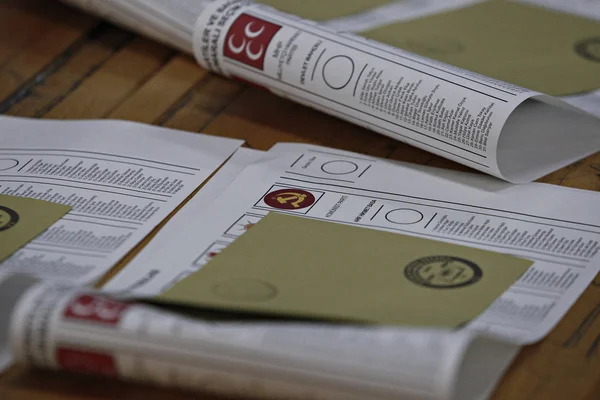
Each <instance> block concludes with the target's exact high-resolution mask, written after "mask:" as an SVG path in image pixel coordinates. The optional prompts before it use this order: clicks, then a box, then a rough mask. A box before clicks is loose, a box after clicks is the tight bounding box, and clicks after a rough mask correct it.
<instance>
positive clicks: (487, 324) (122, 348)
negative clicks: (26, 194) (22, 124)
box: [0, 120, 600, 399]
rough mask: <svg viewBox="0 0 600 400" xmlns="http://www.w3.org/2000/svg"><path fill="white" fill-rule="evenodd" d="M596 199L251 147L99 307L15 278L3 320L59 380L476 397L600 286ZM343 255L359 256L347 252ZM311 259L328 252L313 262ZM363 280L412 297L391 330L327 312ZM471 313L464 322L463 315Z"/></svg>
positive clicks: (304, 150) (257, 391)
mask: <svg viewBox="0 0 600 400" xmlns="http://www.w3.org/2000/svg"><path fill="white" fill-rule="evenodd" d="M11 123H16V121H13V120H11ZM107 123H109V122H107ZM35 124H42V123H41V122H36V123H35ZM63 124H68V123H61V126H63ZM77 124H79V122H78V123H77ZM110 124H113V123H112V122H110ZM39 126H42V125H39ZM64 126H68V125H64ZM131 126H135V127H138V125H131ZM174 134H176V133H174ZM201 138H203V136H199V137H198V139H199V140H200V139H201ZM225 144H227V145H228V146H229V147H228V148H229V149H231V147H232V146H233V147H235V146H237V145H238V143H237V142H235V143H231V144H229V142H223V143H222V146H224V145H225ZM163 151H164V147H163ZM229 151H230V150H228V151H227V152H229ZM180 162H181V161H180ZM598 199H599V198H598V193H594V192H588V191H582V190H575V189H569V188H563V187H556V186H552V185H545V184H535V183H533V184H527V185H519V186H514V185H511V184H508V183H504V182H502V181H499V180H496V179H494V178H491V177H486V176H482V175H474V174H469V173H460V172H452V171H446V170H439V169H436V168H431V167H422V166H416V165H411V164H406V163H397V162H392V161H389V160H383V159H378V158H373V157H368V156H364V155H361V154H355V153H348V152H343V151H339V150H334V149H329V148H323V147H318V146H312V145H302V144H278V145H276V146H275V147H273V148H272V149H271V150H270V151H269V152H261V151H256V150H250V149H243V148H242V149H238V150H237V151H236V152H235V154H234V155H233V157H232V158H231V159H230V160H229V161H228V162H227V163H226V164H225V165H224V166H223V167H222V168H221V169H220V170H219V171H218V173H217V174H216V175H215V176H214V177H213V178H212V179H211V180H210V181H209V182H208V183H207V185H206V186H205V187H204V188H202V189H201V190H200V192H198V194H197V195H195V196H194V197H192V198H191V199H190V200H189V201H188V202H187V203H186V205H185V206H184V207H183V208H182V209H181V210H180V211H179V212H178V213H177V214H175V216H174V217H173V218H172V219H171V220H170V221H169V222H168V223H167V224H166V225H165V226H164V227H163V228H162V229H161V230H160V231H159V233H158V235H157V236H156V237H155V238H154V239H153V240H152V241H151V242H150V243H149V244H148V245H147V246H146V247H145V248H144V249H143V250H142V251H141V253H139V254H138V255H137V256H136V257H135V258H134V259H133V260H132V261H131V262H130V263H129V264H128V265H127V266H126V267H125V268H124V269H123V270H122V271H121V272H120V273H118V274H117V275H116V276H114V277H113V278H112V279H110V281H109V282H108V283H107V284H106V285H105V286H104V287H103V288H102V290H101V291H94V290H91V289H85V288H79V287H74V286H71V285H65V284H64V283H60V284H58V283H56V284H53V283H50V282H41V283H39V282H37V281H35V280H33V279H30V278H21V277H19V276H17V277H7V278H6V279H5V281H4V283H3V284H2V287H1V288H0V293H2V295H3V296H4V297H5V298H6V299H3V301H2V304H4V305H5V307H4V308H3V310H2V311H3V313H0V314H2V315H4V317H3V318H6V315H12V319H11V328H10V331H11V339H10V341H11V349H12V354H13V356H14V358H15V359H17V360H18V361H20V362H28V363H31V364H34V365H38V366H43V367H47V368H54V369H67V370H72V371H76V372H87V373H96V374H102V375H106V376H110V377H116V378H119V379H125V380H135V381H146V382H151V383H154V384H162V385H168V386H178V387H182V388H185V389H199V390H210V391H214V392H218V393H225V394H234V395H239V396H242V397H244V396H247V395H249V393H252V395H254V396H256V395H258V396H273V395H277V396H283V397H289V396H298V397H300V398H305V397H307V396H308V397H310V398H327V399H331V398H334V399H336V398H340V399H341V398H344V399H346V398H350V399H364V398H378V399H379V398H381V399H396V398H414V399H448V398H451V399H483V398H487V397H488V396H489V395H490V394H491V393H492V390H493V388H494V386H495V384H496V383H497V381H498V379H499V378H500V377H501V376H502V373H503V371H504V370H505V369H506V368H507V367H508V366H509V365H510V361H511V360H512V359H513V357H514V356H515V354H516V353H517V351H518V349H519V348H520V346H522V345H525V344H529V343H534V342H536V341H538V340H540V339H542V338H543V337H544V336H545V335H546V334H547V333H548V332H549V331H550V330H551V329H552V327H553V326H554V325H555V324H556V323H557V322H558V321H559V320H560V318H561V317H562V316H563V315H564V313H565V312H566V311H567V310H568V309H569V307H570V306H571V304H573V302H574V301H575V300H576V299H577V297H578V296H579V295H580V294H581V292H582V291H583V289H584V288H585V287H586V286H587V285H588V284H589V282H590V281H591V280H592V279H593V277H594V276H595V275H596V274H597V273H598V271H599V269H600V268H599V267H600V263H598V257H599V254H598V253H599V250H600V244H599V243H600V219H599V215H598V213H594V212H592V211H591V210H594V209H595V208H597V204H598ZM265 217H266V218H265ZM281 218H283V219H281ZM290 221H297V222H293V224H292V225H290ZM302 221H304V222H302ZM349 228H351V229H352V231H350V230H348V229H349ZM253 229H254V231H253ZM254 232H255V233H254ZM310 232H313V233H310ZM244 235H247V236H244ZM298 235H300V236H298ZM356 235H358V236H356ZM310 236H312V237H310ZM238 238H243V240H239V239H238ZM336 238H338V239H336ZM340 238H341V240H342V241H341V242H340V241H339V239H340ZM419 238H421V239H419ZM431 239H433V240H435V241H437V242H431ZM336 240H338V241H336ZM344 240H345V241H347V243H350V242H353V243H364V246H365V248H364V254H361V252H360V251H358V252H356V251H357V249H359V248H360V245H359V244H354V245H352V247H353V248H354V249H353V250H348V251H347V254H341V253H340V252H341V250H339V248H340V247H339V246H342V248H343V246H344V242H343V241H344ZM271 241H272V242H273V243H274V244H277V245H276V246H271V247H269V243H270V242H271ZM390 241H391V242H394V243H397V244H396V245H390V244H385V243H391V242H390ZM303 242H304V243H308V244H309V245H310V246H319V243H321V244H323V245H325V246H331V249H329V250H328V249H326V248H325V247H323V248H322V249H321V250H320V251H318V252H317V251H315V253H314V254H311V255H309V256H310V257H308V256H307V255H304V254H303V252H306V247H305V246H302V243H303ZM311 243H312V244H311ZM335 243H338V244H335ZM409 243H410V244H409ZM419 243H422V244H419ZM428 243H430V244H428ZM435 243H439V244H435ZM232 244H233V245H232ZM296 244H297V245H296ZM398 244H400V246H399V247H397V248H396V247H395V246H398ZM402 244H404V245H402ZM230 245H231V246H230ZM430 245H433V247H432V248H431V249H430V250H426V249H427V247H426V246H430ZM457 245H458V246H457ZM298 246H301V247H299V248H298ZM335 246H338V247H337V250H336V247H335ZM403 246H405V247H406V249H407V250H402V247H403ZM420 246H421V247H420ZM422 246H425V247H422ZM391 247H393V248H391ZM377 248H379V249H380V251H377ZM419 249H421V250H419ZM279 250H281V251H283V252H284V253H281V254H269V252H278V251H279ZM353 251H354V253H353ZM415 251H416V252H417V253H419V254H417V253H414V252H415ZM221 252H222V253H223V254H222V255H220V253H221ZM410 252H413V253H414V256H411V255H410V254H411V253H410ZM488 252H489V254H490V255H487V254H488ZM380 253H381V254H380ZM383 253H385V254H387V255H382V254H383ZM434 253H435V254H434ZM438 253H439V254H438ZM320 254H323V257H327V260H328V261H327V262H324V263H323V262H321V261H320V260H319V259H320V257H319V256H320ZM449 254H452V256H451V257H448V255H449ZM265 255H268V257H267V256H265ZM288 255H289V256H290V257H292V258H291V259H290V260H289V262H286V260H287V258H286V257H287V256H288ZM221 256H222V257H223V258H219V257H221ZM440 256H441V258H440ZM307 257H308V258H307ZM361 257H362V258H361ZM365 257H366V258H368V259H372V260H374V262H373V265H366V264H367V262H365V261H364V260H363V261H361V263H360V265H358V264H354V265H351V264H352V263H353V262H354V261H353V260H354V259H364V258H365ZM382 257H383V258H382ZM385 257H392V259H394V262H397V263H395V264H394V263H392V264H393V265H391V264H390V263H389V261H384V260H385ZM403 257H404V258H403ZM490 257H491V258H490ZM503 257H504V258H503ZM517 257H518V258H517ZM442 258H443V259H442ZM246 259H247V260H246ZM244 260H246V261H244ZM253 260H254V261H253ZM342 260H343V261H342ZM494 260H496V261H494ZM302 261H304V262H309V263H311V265H312V266H313V267H317V268H316V269H315V268H312V269H311V268H307V267H305V268H304V270H301V268H302V265H301V264H302ZM241 263H243V264H241ZM205 265H206V269H203V267H204V266H205ZM268 265H270V267H269V268H270V269H269V268H267V269H265V268H266V266H268ZM319 265H320V266H321V267H320V268H326V269H325V270H323V271H322V273H319V268H318V266H319ZM328 265H329V266H331V268H332V269H331V268H329V267H327V266H328ZM334 265H338V267H335V268H340V266H342V265H348V267H347V268H343V267H342V268H341V269H339V270H338V272H337V273H335V268H334ZM386 265H387V266H388V267H386ZM381 268H384V269H381ZM385 268H388V269H385ZM278 269H279V272H277V270H278ZM261 271H262V272H261ZM286 271H288V272H286ZM310 271H312V272H310ZM375 271H379V272H375ZM361 274H367V275H366V277H367V278H363V281H364V285H359V286H357V287H359V288H360V287H363V286H364V289H365V290H367V289H368V288H369V283H367V282H368V281H370V280H371V278H370V277H369V276H370V275H372V276H375V277H377V276H379V277H381V278H382V279H384V280H385V281H386V285H388V286H389V289H392V290H391V291H386V290H387V289H386V290H384V289H385V288H384V287H383V286H382V291H381V292H379V293H380V295H384V294H385V293H388V294H387V295H385V296H390V294H393V295H394V296H399V297H398V298H397V303H395V302H393V301H392V302H390V301H387V300H386V302H385V303H384V304H385V305H386V307H391V308H390V309H389V310H390V311H391V312H392V313H391V314H389V313H388V314H386V312H385V309H384V308H381V309H379V308H377V306H376V309H378V310H379V311H380V312H383V314H381V315H380V316H379V317H376V318H374V316H371V317H368V315H369V314H355V313H356V312H357V310H361V309H364V310H368V307H371V306H372V305H371V306H369V304H368V302H365V303H364V304H362V305H361V302H360V301H359V302H358V303H356V301H357V300H359V299H360V296H351V297H353V298H346V297H345V296H344V295H342V296H341V297H339V298H338V297H328V296H327V295H326V293H327V291H328V290H334V293H338V295H336V296H339V292H340V288H339V285H340V284H341V287H342V288H346V289H342V290H346V291H347V290H349V289H347V288H348V286H347V285H351V282H353V279H355V278H356V277H359V276H361ZM382 274H383V275H382ZM390 274H391V275H390ZM394 274H397V275H398V277H397V278H393V276H394ZM496 274H497V275H496ZM325 276H329V278H325ZM335 276H344V277H345V278H344V279H342V280H336V279H335ZM363 276H364V275H363ZM249 277H251V278H252V280H249V279H248V278H249ZM353 277H354V278H353ZM490 278H491V280H489V279H490ZM307 279H308V280H310V282H312V284H308V283H307V282H306V280H307ZM393 279H397V280H398V282H397V287H398V288H400V287H402V285H408V286H406V288H407V290H406V291H404V292H402V291H400V292H398V293H396V294H394V293H395V292H394V290H393V288H394V284H393ZM303 280H305V282H304V283H301V282H302V281H303ZM502 280H504V283H502V284H501V282H502ZM515 280H516V281H515ZM290 282H291V283H290ZM325 282H327V285H325ZM375 282H376V281H375ZM403 282H404V283H403ZM490 284H491V285H492V286H486V285H490ZM299 285H300V286H299ZM307 285H315V289H314V291H311V290H310V289H309V288H308V287H307ZM332 285H333V286H332ZM336 285H337V286H336ZM390 285H391V286H390ZM478 285H479V286H478ZM481 285H483V286H481ZM502 285H504V287H502ZM376 286H377V285H376ZM379 286H380V285H379ZM335 287H338V288H337V289H335ZM507 287H508V289H507V290H505V289H506V288H507ZM11 288H17V289H18V290H17V289H14V290H13V289H11ZM25 288H29V289H26V290H25ZM452 288H454V289H452ZM457 288H461V289H457ZM477 288H484V289H485V291H489V293H486V295H489V296H487V297H489V298H487V297H486V296H481V295H477V290H479V289H477ZM303 289H304V290H303ZM372 289H375V287H372ZM440 290H441V291H442V292H439V291H440ZM448 290H457V291H456V292H454V293H455V294H452V292H447V291H448ZM495 290H497V291H498V292H497V293H496V294H494V291H495ZM427 291H432V294H431V295H427V294H426V293H427ZM444 291H446V292H444ZM313 292H314V293H313ZM303 293H304V294H305V296H309V297H304V301H301V302H300V303H297V302H296V303H293V302H290V299H294V298H302V294H303ZM311 293H313V294H314V296H316V297H311ZM344 293H346V292H344ZM366 293H367V292H366ZM460 293H463V294H460ZM275 294H277V296H275ZM473 295H475V298H471V299H470V300H469V302H470V303H469V304H470V307H471V309H469V308H460V306H458V305H454V306H452V304H455V303H452V302H453V301H456V299H460V298H461V296H467V297H462V298H463V300H464V299H466V298H468V296H473ZM497 295H499V297H497ZM298 296H300V297H298ZM370 296H371V297H370V301H371V302H372V301H376V299H377V296H375V297H373V296H374V292H371V295H370ZM407 296H408V297H407ZM411 296H413V297H411ZM414 296H417V297H414ZM430 296H433V297H430ZM436 296H437V297H436ZM439 296H442V298H445V300H441V301H442V302H443V303H447V304H444V307H435V306H434V305H435V301H434V299H435V298H438V299H441V298H440V297H439ZM448 296H449V297H448ZM456 296H458V297H456ZM490 296H491V297H490ZM484 297H485V298H484ZM496 297H497V298H496ZM310 298H313V299H319V298H320V299H321V300H320V301H314V302H312V303H311V302H309V301H308V300H307V299H310ZM382 298H385V297H382ZM418 298H420V299H422V300H421V301H417V300H416V299H418ZM144 299H145V300H147V301H150V302H151V303H152V304H155V305H156V304H161V305H162V306H161V308H156V306H149V305H144V304H142V303H140V302H139V300H144ZM272 299H277V301H276V302H275V303H273V302H272ZM389 299H391V297H389V298H388V300H389ZM267 300H268V301H267ZM352 301H354V302H355V306H352ZM402 301H404V303H403V302H402ZM430 302H432V303H430ZM486 302H487V303H486ZM490 302H491V304H490ZM438 303H439V301H438ZM13 304H16V308H15V310H14V312H13V311H12V305H13ZM169 304H170V305H173V304H175V305H188V306H189V305H193V306H195V307H197V306H202V308H201V309H196V311H193V310H194V309H190V308H188V309H187V311H186V313H185V315H187V316H184V315H182V314H180V313H176V312H173V311H168V309H165V308H164V306H165V305H169ZM298 304H300V306H299V305H298ZM357 304H358V305H360V306H359V307H356V305H357ZM417 304H420V306H417ZM428 304H430V305H432V306H433V307H430V306H428ZM472 306H474V307H475V308H472ZM207 307H208V308H207ZM365 307H366V308H365ZM406 307H408V308H406ZM414 307H417V308H416V309H415V308H414ZM419 307H420V308H419ZM477 307H482V309H481V310H483V312H481V310H477ZM211 309H212V311H211ZM219 309H220V310H227V311H230V312H229V313H225V314H223V313H215V310H219ZM343 310H346V311H343ZM402 310H404V311H402ZM411 310H412V311H411ZM231 312H233V313H231ZM239 312H243V313H244V315H242V314H239ZM248 312H251V313H250V314H248ZM257 312H258V314H257ZM344 312H346V314H344ZM394 313H401V314H398V315H396V314H394ZM411 313H412V314H411ZM440 313H442V314H440ZM294 314H295V316H294ZM252 315H254V316H252ZM261 315H262V317H261ZM390 315H391V316H393V318H392V319H389V316H390ZM192 316H194V317H192ZM269 316H270V317H269ZM273 316H275V317H277V316H279V318H276V319H275V320H273ZM424 316H427V318H433V319H429V320H427V319H424V318H423V317H424ZM473 316H475V318H474V319H471V317H473ZM281 317H284V318H283V319H281ZM289 317H292V319H289ZM286 320H287V322H285V321H286ZM394 321H395V322H394ZM457 323H458V326H457ZM42 326H44V328H43V329H42V328H41V327H42ZM140 337H144V339H143V340H140ZM35 349H41V350H40V351H37V350H35ZM34 350H35V351H34ZM4 360H5V361H6V360H8V354H6V353H5V354H4ZM81 360H85V368H84V364H82V362H81ZM483 366H485V368H483ZM215 376H218V377H219V378H218V379H217V380H216V381H215ZM250 388H252V389H250Z"/></svg>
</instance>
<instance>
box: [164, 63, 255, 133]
mask: <svg viewBox="0 0 600 400" xmlns="http://www.w3.org/2000/svg"><path fill="white" fill-rule="evenodd" d="M243 90H244V85H242V84H240V83H237V82H234V81H231V80H229V79H226V78H223V77H220V76H216V75H213V74H207V75H206V76H205V78H204V79H202V80H201V81H200V82H198V84H197V85H196V86H195V87H194V88H192V90H190V91H189V92H188V93H187V94H186V95H185V96H183V98H182V99H181V100H180V101H179V102H178V103H176V104H174V105H173V107H172V108H171V109H170V110H169V111H167V112H166V113H165V114H164V115H163V116H162V117H161V119H160V120H159V121H157V123H158V124H159V125H163V126H165V127H167V128H173V129H182V130H186V131H190V132H199V131H201V130H203V129H204V127H205V126H206V125H207V124H209V123H210V122H211V121H212V120H213V119H214V118H216V117H217V116H218V115H219V114H220V113H221V112H222V111H223V110H224V109H225V107H226V106H227V105H228V104H229V103H230V102H231V101H232V100H234V99H236V98H237V97H238V96H239V95H240V93H242V91H243ZM232 136H235V135H232Z"/></svg>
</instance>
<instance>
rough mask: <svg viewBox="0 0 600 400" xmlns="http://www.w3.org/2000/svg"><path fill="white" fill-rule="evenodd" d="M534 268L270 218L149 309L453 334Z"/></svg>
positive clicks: (467, 251)
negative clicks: (182, 308)
mask: <svg viewBox="0 0 600 400" xmlns="http://www.w3.org/2000/svg"><path fill="white" fill-rule="evenodd" d="M531 264H532V261H529V260H524V259H521V258H517V257H513V256H509V255H504V254H499V253H495V252H490V251H485V250H479V249H474V248H470V247H465V246H458V245H454V244H449V243H443V242H438V241H433V240H428V239H421V238H417V237H412V236H406V235H399V234H395V233H389V232H381V231H376V230H372V229H367V228H360V227H354V226H349V225H341V224H336V223H330V222H323V221H317V220H312V219H308V218H300V217H293V216H289V215H285V214H278V213H271V214H269V215H268V216H266V217H265V218H263V219H262V220H261V221H260V222H259V223H258V224H256V225H254V226H253V227H252V228H251V229H250V230H249V231H248V232H247V233H245V234H244V235H243V236H241V237H240V238H238V239H237V240H236V241H235V242H234V243H233V244H231V245H230V246H229V247H227V248H226V249H225V250H223V251H222V252H221V253H220V254H219V255H218V256H217V257H215V258H214V259H213V260H212V261H211V262H209V263H208V264H207V265H205V266H204V267H203V268H202V269H200V270H199V271H197V272H195V273H194V274H192V275H190V276H189V277H187V278H186V279H184V280H182V281H180V282H179V283H177V284H176V285H174V286H173V287H172V288H170V289H169V290H167V291H166V292H164V293H163V294H161V295H159V296H158V297H157V298H155V299H154V300H156V301H158V302H167V303H176V304H179V305H186V306H200V307H206V308H212V309H220V310H227V311H232V312H238V313H239V312H248V313H258V314H262V315H264V314H268V315H275V316H282V317H287V318H289V317H297V318H303V319H326V320H335V321H354V322H357V323H367V324H385V325H411V326H433V327H457V326H459V325H461V324H463V323H465V322H468V321H470V320H471V319H473V318H475V317H476V316H477V315H478V314H480V313H481V312H482V311H484V310H485V309H486V308H487V307H488V306H489V305H490V304H491V303H492V302H493V301H494V300H495V299H496V298H497V297H498V296H500V295H501V294H502V293H503V292H504V291H506V290H507V289H508V287H509V286H511V285H512V284H513V283H514V282H515V281H516V280H517V279H518V278H519V277H520V276H521V275H522V274H523V273H524V272H525V271H526V270H527V268H528V267H529V266H531Z"/></svg>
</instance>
